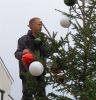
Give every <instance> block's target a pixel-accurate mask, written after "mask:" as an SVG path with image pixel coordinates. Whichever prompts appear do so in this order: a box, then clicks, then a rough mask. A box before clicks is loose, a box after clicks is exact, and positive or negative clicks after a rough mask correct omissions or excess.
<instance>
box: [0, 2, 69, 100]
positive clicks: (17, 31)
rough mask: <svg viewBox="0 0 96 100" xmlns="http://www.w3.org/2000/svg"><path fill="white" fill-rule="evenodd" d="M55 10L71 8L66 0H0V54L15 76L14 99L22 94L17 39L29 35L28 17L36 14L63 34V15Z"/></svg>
mask: <svg viewBox="0 0 96 100" xmlns="http://www.w3.org/2000/svg"><path fill="white" fill-rule="evenodd" d="M54 9H59V10H62V11H65V12H68V9H69V7H67V6H65V4H64V1H63V0H0V56H1V57H2V59H3V61H4V63H5V65H6V67H7V68H8V70H9V72H10V74H11V75H12V77H13V79H14V83H13V85H12V96H13V98H14V99H15V100H21V99H20V98H21V95H22V89H21V87H22V85H21V80H20V79H19V73H18V72H19V70H18V68H19V67H18V61H17V60H16V59H15V57H14V52H15V50H16V48H17V40H18V38H19V37H21V36H22V35H24V34H26V32H27V30H28V27H27V24H28V21H29V19H30V18H32V17H36V16H37V17H40V18H41V19H42V21H43V23H44V24H45V26H46V27H47V28H48V30H49V31H50V32H51V33H52V32H53V31H54V32H58V35H57V36H58V37H60V36H64V35H65V34H66V30H67V29H64V28H62V27H61V26H60V24H59V22H60V19H61V18H62V17H63V15H62V14H61V13H59V12H57V11H55V10H54ZM43 31H45V30H44V29H43ZM45 32H46V31H45Z"/></svg>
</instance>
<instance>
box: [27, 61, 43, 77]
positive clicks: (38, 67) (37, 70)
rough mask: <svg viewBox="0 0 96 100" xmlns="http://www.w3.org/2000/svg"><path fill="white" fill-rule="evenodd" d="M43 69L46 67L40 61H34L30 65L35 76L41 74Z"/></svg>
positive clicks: (30, 69)
mask: <svg viewBox="0 0 96 100" xmlns="http://www.w3.org/2000/svg"><path fill="white" fill-rule="evenodd" d="M43 71H44V67H43V65H42V63H40V62H39V61H34V62H32V63H31V64H30V65H29V72H30V73H31V74H32V75H33V76H40V75H41V74H42V73H43Z"/></svg>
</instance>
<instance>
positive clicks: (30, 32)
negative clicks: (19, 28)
mask: <svg viewBox="0 0 96 100" xmlns="http://www.w3.org/2000/svg"><path fill="white" fill-rule="evenodd" d="M27 35H28V36H30V37H32V38H35V37H34V36H33V35H32V31H31V30H28V32H27Z"/></svg>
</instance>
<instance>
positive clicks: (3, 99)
mask: <svg viewBox="0 0 96 100" xmlns="http://www.w3.org/2000/svg"><path fill="white" fill-rule="evenodd" d="M13 81H14V80H13V78H12V76H11V75H10V73H9V71H8V69H7V68H6V66H5V64H4V62H3V60H2V59H1V57H0V100H14V99H13V98H12V97H11V94H10V93H11V86H12V83H13Z"/></svg>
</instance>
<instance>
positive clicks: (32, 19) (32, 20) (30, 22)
mask: <svg viewBox="0 0 96 100" xmlns="http://www.w3.org/2000/svg"><path fill="white" fill-rule="evenodd" d="M37 19H40V18H38V17H34V18H31V19H30V20H29V25H28V26H29V27H30V25H31V24H32V23H33V22H34V21H35V20H37Z"/></svg>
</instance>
